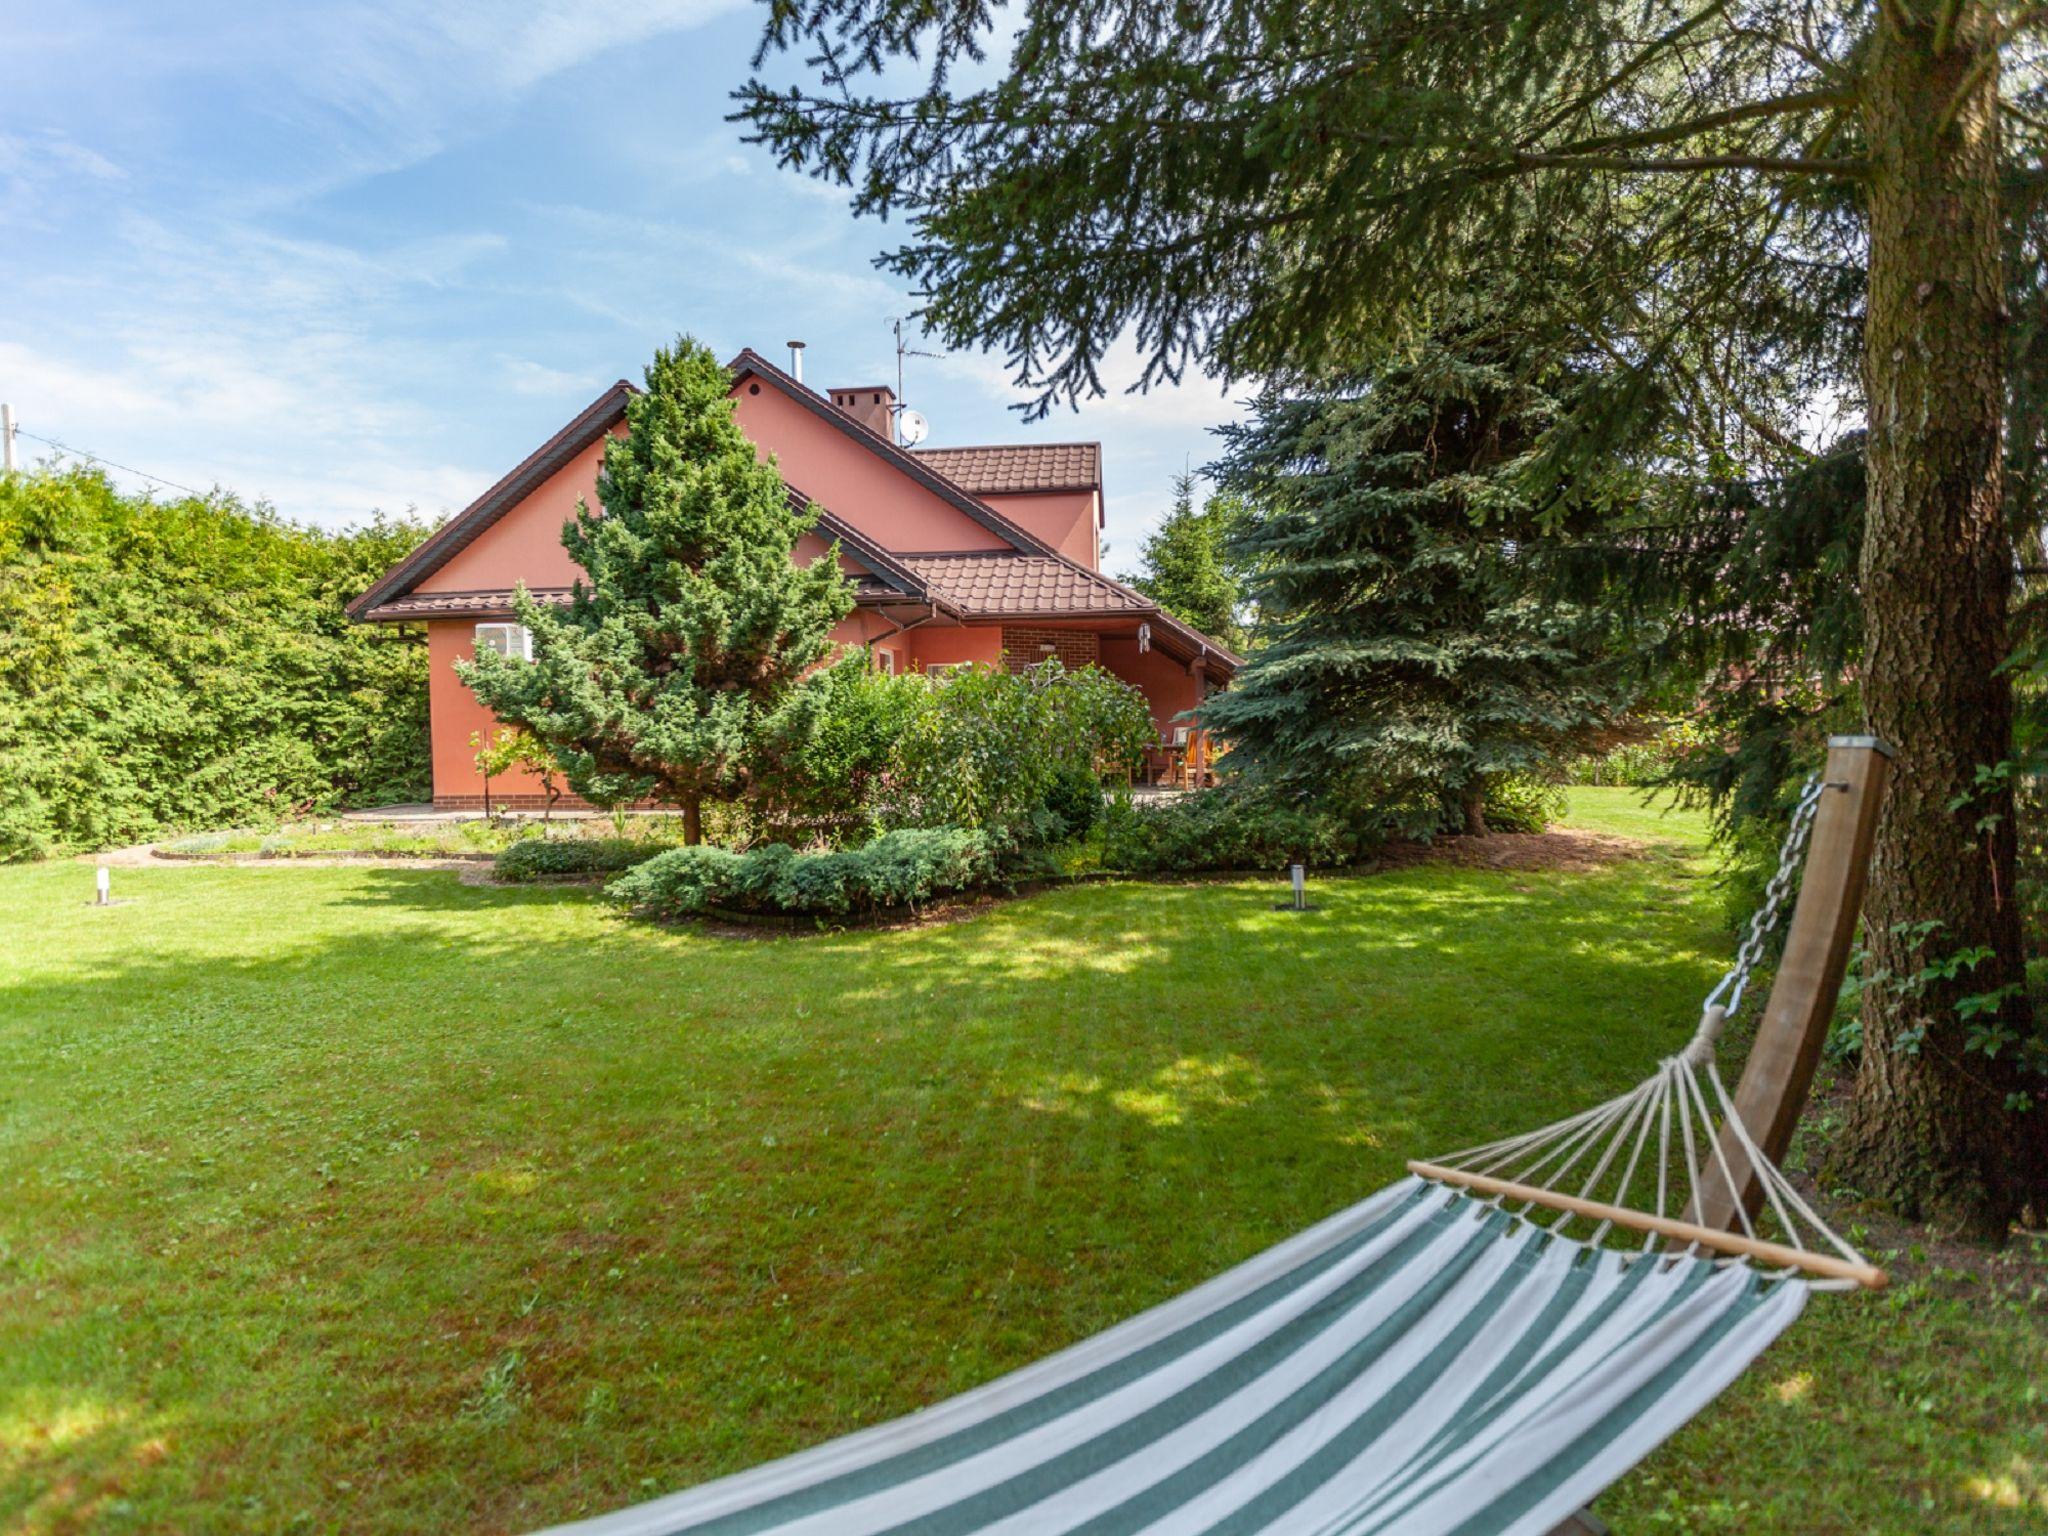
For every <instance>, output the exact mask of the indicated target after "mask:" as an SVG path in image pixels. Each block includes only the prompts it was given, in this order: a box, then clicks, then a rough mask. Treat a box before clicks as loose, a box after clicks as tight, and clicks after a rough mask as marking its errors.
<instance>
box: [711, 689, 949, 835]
mask: <svg viewBox="0 0 2048 1536" xmlns="http://www.w3.org/2000/svg"><path fill="white" fill-rule="evenodd" d="M927 693H928V690H927V688H926V687H925V684H924V680H923V679H922V678H918V677H910V676H904V677H896V676H891V675H889V674H886V673H882V672H877V671H875V669H874V667H873V665H872V664H871V663H870V662H869V660H868V656H867V653H866V652H864V651H853V652H849V653H848V654H847V655H846V656H845V657H843V658H842V659H841V660H839V661H837V662H835V663H834V664H833V665H831V666H829V667H824V668H821V669H820V670H819V671H817V672H814V673H812V674H811V676H809V677H808V678H806V679H804V681H803V682H802V683H801V684H799V685H798V686H797V688H796V689H795V691H794V692H793V693H792V694H791V696H790V699H789V701H788V702H787V703H786V704H785V705H784V706H783V707H782V708H781V709H780V710H778V711H777V712H776V714H775V716H774V718H772V719H771V720H770V721H769V722H768V724H767V727H766V728H765V729H764V730H763V732H762V736H761V741H760V743H759V745H758V747H757V748H756V752H755V765H754V793H753V795H752V797H751V799H750V803H749V809H750V810H751V811H752V813H753V816H754V819H755V821H756V822H757V823H758V824H759V825H760V826H761V827H763V828H764V829H765V830H767V831H768V832H769V833H770V834H771V835H772V836H773V837H776V838H779V839H786V840H794V841H798V842H808V841H811V840H812V839H821V840H823V841H824V842H826V843H828V844H830V845H832V846H834V847H840V846H845V845H847V844H856V845H857V844H859V843H862V842H865V841H866V840H867V839H868V838H870V837H872V836H874V834H875V832H876V831H877V822H876V810H875V802H876V797H877V795H878V794H879V793H880V791H881V789H882V787H883V785H884V783H885V782H886V781H887V777H888V774H889V770H890V767H891V764H892V763H893V762H894V760H895V755H896V749H897V745H898V743H899V742H901V740H902V739H903V733H904V731H905V729H906V728H907V726H908V725H909V722H910V719H911V717H912V716H913V715H914V714H915V713H916V712H917V711H918V710H919V709H920V708H921V707H922V706H923V704H924V701H925V697H926V695H927ZM707 835H708V834H707Z"/></svg>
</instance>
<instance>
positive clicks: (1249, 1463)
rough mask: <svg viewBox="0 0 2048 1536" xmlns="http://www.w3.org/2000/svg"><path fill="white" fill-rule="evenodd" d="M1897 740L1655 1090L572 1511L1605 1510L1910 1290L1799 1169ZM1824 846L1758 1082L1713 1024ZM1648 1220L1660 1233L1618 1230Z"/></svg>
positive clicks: (1496, 1524)
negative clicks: (1736, 1080) (1671, 1441)
mask: <svg viewBox="0 0 2048 1536" xmlns="http://www.w3.org/2000/svg"><path fill="white" fill-rule="evenodd" d="M1886 756H1887V753H1886V750H1885V749H1884V748H1883V747H1882V746H1881V744H1879V743H1877V742H1876V741H1875V740H1874V739H1873V738H1869V737H1853V738H1837V739H1836V741H1835V742H1833V743H1831V745H1830V751H1829V755H1828V763H1827V767H1826V769H1825V771H1824V772H1823V773H1822V774H1821V775H1819V776H1817V777H1816V779H1815V781H1814V782H1813V783H1812V784H1811V785H1809V787H1808V789H1807V791H1806V793H1805V794H1804V795H1803V796H1802V797H1801V799H1800V801H1799V804H1798V808H1797V810H1796V811H1795V813H1794V815H1793V819H1792V825H1791V828H1790V830H1789V831H1788V833H1787V834H1786V838H1785V844H1784V849H1783V852H1782V856H1781V859H1780V865H1779V869H1778V873H1777V875H1776V876H1775V877H1774V879H1773V880H1772V881H1771V884H1770V887H1769V889H1768V891H1767V894H1766V899H1765V901H1764V904H1763V907H1762V909H1761V910H1760V911H1759V912H1758V913H1757V915H1756V917H1755V919H1754V920H1753V921H1752V923H1751V927H1750V932H1749V935H1748V937H1747V938H1746V939H1745V941H1744V942H1743V944H1742V946H1741V948H1740V949H1739V950H1738V952H1737V956H1736V961H1735V964H1734V966H1733V967H1732V968H1731V969H1730V971H1729V972H1728V974H1727V976H1725V977H1724V978H1723V979H1722V981H1721V983H1720V984H1719V985H1718V986H1717V987H1715V989H1714V990H1713V992H1712V993H1710V994H1709V996H1708V998H1707V1001H1706V1004H1705V1006H1704V1008H1703V1010H1702V1017H1701V1021H1700V1024H1699V1027H1698V1029H1697V1030H1696V1031H1695V1033H1694V1035H1693V1038H1692V1040H1691V1042H1690V1043H1689V1044H1688V1045H1687V1046H1686V1047H1685V1048H1684V1049H1683V1050H1681V1051H1680V1052H1678V1053H1677V1054H1676V1055H1673V1056H1671V1057H1669V1058H1667V1059H1666V1060H1664V1061H1663V1062H1661V1063H1659V1064H1658V1067H1657V1070H1656V1071H1655V1072H1654V1073H1653V1074H1652V1075H1651V1076H1650V1077H1649V1078H1648V1079H1646V1080H1645V1081H1644V1082H1643V1083H1641V1084H1639V1085H1638V1086H1636V1087H1635V1088H1632V1089H1630V1090H1629V1091H1628V1092H1626V1093H1623V1094H1621V1095H1619V1096H1617V1097H1615V1098H1613V1099H1610V1100H1609V1101H1607V1102H1606V1103H1604V1104H1600V1105H1597V1106H1595V1107H1594V1108H1592V1109H1588V1110H1586V1111H1584V1112H1582V1113H1580V1114H1577V1115H1574V1116H1571V1117H1570V1118H1568V1119H1566V1120H1563V1121H1560V1122H1558V1123H1557V1124H1555V1125H1551V1126H1546V1127H1543V1128H1542V1129H1539V1130H1536V1131H1532V1132H1528V1133H1525V1134H1522V1135H1518V1136H1510V1137H1507V1138H1504V1139H1502V1140H1499V1141H1495V1142H1490V1143H1487V1144H1486V1145H1483V1146H1479V1147H1473V1148H1470V1149H1468V1150H1466V1151H1465V1152H1462V1153H1458V1154H1453V1155H1451V1156H1449V1157H1446V1158H1443V1159H1440V1160H1438V1161H1435V1162H1414V1163H1410V1164H1409V1169H1410V1173H1409V1177H1407V1178H1406V1179H1404V1180H1402V1181H1401V1182H1399V1183H1397V1184H1395V1185H1393V1186H1392V1187H1390V1188H1388V1189H1384V1190H1382V1191H1380V1192H1379V1193H1378V1194H1376V1195H1373V1196H1371V1197H1369V1198H1368V1199H1366V1200H1364V1201H1363V1202H1361V1203H1360V1204H1358V1205H1355V1206H1353V1207H1352V1208H1350V1209H1349V1210H1345V1211H1340V1212H1339V1213H1337V1214H1336V1215H1334V1216H1332V1217H1330V1218H1328V1219H1327V1220H1325V1221H1323V1222H1321V1223H1320V1224H1318V1225H1316V1226H1314V1227H1311V1228H1310V1229H1309V1230H1307V1231H1306V1232H1303V1233H1301V1234H1299V1235H1298V1236H1296V1237H1293V1238H1290V1239H1288V1240H1287V1241H1285V1242H1283V1243H1281V1244H1280V1245H1279V1246H1277V1247H1275V1248H1272V1249H1269V1250H1267V1251H1266V1252H1264V1253H1261V1254H1259V1255H1258V1256H1257V1257H1255V1258H1252V1259H1250V1260H1247V1261H1246V1262H1245V1263H1243V1264H1240V1265H1238V1266H1237V1267H1236V1268H1235V1269H1232V1270H1230V1271H1229V1272H1228V1273H1226V1274H1223V1275H1221V1276H1218V1277H1217V1278H1216V1279H1213V1280H1211V1281H1209V1282H1208V1283H1207V1284H1205V1285H1202V1286H1198V1287H1197V1288H1196V1289H1194V1290H1193V1291H1190V1292H1188V1293H1187V1294H1185V1295H1183V1296H1180V1297H1178V1298H1176V1299H1174V1300H1172V1301H1168V1302H1166V1303H1165V1304H1163V1305H1161V1306H1158V1307H1155V1308H1153V1309H1152V1310H1151V1311H1149V1312H1146V1313H1143V1314H1141V1315H1140V1316H1138V1317H1135V1318H1132V1319H1131V1320H1130V1321H1128V1322H1125V1323H1123V1324H1121V1325H1119V1326H1117V1327H1115V1328H1112V1329H1110V1330H1109V1331H1108V1332H1106V1333H1102V1334H1098V1335H1096V1336H1095V1337H1093V1338H1090V1339H1087V1340H1084V1341H1083V1342H1081V1343H1079V1344H1076V1345H1074V1346H1073V1347H1072V1348H1070V1349H1067V1350H1065V1351H1063V1352H1061V1353H1059V1354H1056V1355H1054V1356H1052V1357H1051V1358H1049V1359H1047V1360H1043V1361H1041V1362H1039V1363H1038V1364H1036V1365H1031V1366H1027V1367H1025V1368H1024V1369H1022V1370H1019V1371H1016V1372H1013V1373H1012V1374H1010V1375H1008V1376H1004V1377H1002V1378H1000V1379H998V1380H996V1381H993V1382H990V1383H988V1384H987V1385H986V1386H983V1387H979V1388H977V1389H976V1390H974V1391H971V1392H968V1393H965V1394H964V1395H962V1396H959V1397H956V1398H953V1399H951V1400H949V1401H947V1402H943V1403H939V1404H937V1405H935V1406H933V1407H930V1408H927V1409H925V1410H923V1411H922V1412H918V1413H913V1414H911V1415H909V1416H908V1417H906V1418H902V1419H897V1420H895V1421H893V1422H890V1423H886V1424H881V1425H877V1426H875V1427H874V1428H872V1429H867V1430H863V1431H861V1432H860V1433H858V1434H853V1435H848V1436H846V1437H845V1438H843V1439H839V1440H834V1441H831V1442H830V1443H828V1444H825V1445H821V1446H819V1447H817V1448H816V1449H813V1450H809V1451H805V1452H802V1453H800V1454H798V1455H795V1456H791V1457H788V1458H786V1459H785V1460H782V1461H778V1462H774V1463H771V1464H770V1465H767V1466H764V1467H759V1468H756V1469H755V1470H753V1471H750V1472H744V1473H741V1474H739V1475H737V1476H734V1477H728V1478H725V1479H722V1480H720V1481H718V1482H713V1483H709V1484H706V1485H705V1486H703V1487H700V1488H696V1489H692V1490H689V1491H687V1492H683V1493H678V1494H674V1495H671V1496H670V1497H667V1498H663V1499H657V1500H655V1501H653V1502H651V1503H647V1504H642V1505H638V1506H636V1507H634V1508H631V1509H626V1510H622V1511H619V1512H617V1513H615V1514H610V1515H604V1516H601V1517H598V1518H597V1519H594V1520H590V1521H586V1522H583V1523H580V1524H577V1525H574V1526H569V1527H563V1528H562V1530H563V1531H565V1532H567V1531H573V1532H576V1533H578V1536H684V1533H690V1536H743V1533H746V1536H799V1533H802V1536H828V1533H829V1536H880V1533H882V1532H890V1533H896V1536H909V1533H911V1532H917V1533H921V1536H996V1533H1004V1536H1026V1533H1031V1536H1038V1533H1080V1532H1089V1533H1096V1536H1110V1533H1137V1532H1144V1533H1147V1536H1183V1533H1185V1536H1194V1533H1198V1532H1199V1533H1211V1536H1222V1533H1243V1536H1250V1533H1255V1532H1267V1533H1277V1532H1283V1531H1284V1532H1288V1533H1295V1536H1363V1533H1368V1532H1371V1533H1380V1536H1395V1533H1398V1536H1544V1533H1560V1536H1561V1533H1564V1532H1567V1531H1572V1532H1592V1531H1598V1530H1599V1529H1600V1528H1601V1527H1600V1526H1599V1523H1598V1522H1597V1521H1596V1520H1594V1519H1593V1517H1592V1516H1591V1515H1589V1514H1586V1513H1584V1512H1583V1510H1582V1506H1583V1505H1585V1504H1586V1503H1587V1502H1588V1501H1589V1500H1590V1499H1591V1498H1592V1497H1593V1496H1594V1495H1595V1494H1596V1493H1598V1492H1599V1491H1600V1490H1601V1489H1602V1488H1604V1487H1606V1486H1607V1485H1608V1484H1609V1483H1610V1482H1612V1481H1613V1480H1614V1479H1615V1478H1617V1477H1619V1476H1620V1475H1621V1474H1622V1473H1624V1472H1626V1471H1627V1470H1628V1469H1629V1468H1630V1467H1631V1466H1633V1465H1634V1464H1635V1463H1636V1462H1637V1461H1638V1460H1640V1459H1641V1458H1642V1457H1643V1456H1644V1455H1645V1454H1647V1453H1648V1452H1649V1451H1650V1450H1651V1449H1652V1448H1653V1447H1655V1446H1656V1445H1658V1444H1659V1443H1660V1442H1662V1441H1663V1440H1664V1439H1665V1438H1666V1437H1667V1436H1669V1435H1670V1434H1671V1433H1672V1432H1673V1431H1675V1430H1676V1429H1677V1428H1678V1427H1679V1426H1680V1425H1682V1424H1684V1423H1685V1422H1686V1420H1687V1419H1689V1418H1690V1417H1691V1416H1692V1415H1693V1414H1695V1413H1697V1412H1698V1411H1699V1410H1700V1409H1701V1408H1702V1407H1704V1406H1705V1405H1706V1404H1707V1403H1708V1402H1710V1401H1712V1399H1713V1398H1714V1397H1715V1395H1716V1394H1718V1393H1719V1392H1720V1391H1721V1390H1722V1389H1723V1388H1724V1387H1726V1386H1727V1385H1728V1384H1729V1383H1730V1382H1731V1381H1733V1380H1734V1379H1735V1377H1736V1376H1737V1375H1739V1374H1740V1373H1741V1372H1742V1371H1743V1369H1744V1368H1745V1367H1747V1365H1748V1364H1749V1362H1750V1361H1752V1360H1753V1359H1755V1358H1756V1356H1757V1355H1758V1354H1759V1353H1760V1352H1762V1350H1763V1349H1764V1348H1765V1347H1766V1346H1767V1345H1768V1344H1770V1342H1771V1341H1772V1340H1773V1339H1775V1338H1776V1337H1777V1336H1778V1334H1779V1333H1781V1332H1782V1331H1783V1330H1784V1329H1785V1328H1786V1327H1788V1326H1789V1325H1790V1324H1791V1322H1792V1321H1793V1319H1794V1318H1796V1317H1797V1316H1798V1315H1799V1312H1800V1310H1801V1308H1803V1307H1804V1306H1805V1304H1806V1299H1807V1297H1808V1295H1809V1294H1810V1293H1811V1292H1813V1291H1815V1290H1820V1289H1842V1288H1853V1287H1857V1286H1864V1287H1873V1288H1874V1287H1880V1286H1882V1285H1883V1284H1884V1283H1885V1276H1884V1273H1883V1272H1882V1271H1881V1270H1879V1269H1877V1268H1875V1267H1874V1266H1872V1265H1871V1264H1869V1263H1868V1262H1867V1261H1865V1260H1864V1259H1863V1258H1862V1257H1861V1256H1860V1255H1859V1254H1857V1253H1856V1252H1855V1250H1854V1249H1853V1248H1851V1247H1850V1246H1849V1245H1848V1244H1847V1243H1845V1242H1844V1241H1843V1240H1842V1239H1841V1238H1840V1237H1838V1236H1837V1235H1836V1234H1834V1233H1833V1232H1832V1231H1830V1230H1829V1229H1828V1227H1827V1225H1826V1223H1825V1222H1823V1221H1822V1220H1821V1218H1820V1217H1819V1216H1818V1215H1816V1214H1815V1213H1814V1211H1813V1210H1812V1209H1811V1208H1810V1207H1809V1206H1808V1205H1807V1204H1806V1202H1805V1201H1804V1200H1802V1199H1801V1198H1800V1196H1799V1194H1798V1192H1797V1191H1796V1190H1795V1189H1794V1188H1793V1186H1792V1185H1791V1183H1790V1181H1789V1180H1787V1179H1786V1177H1785V1176H1784V1175H1783V1174H1782V1173H1781V1172H1780V1171H1779V1170H1778V1168H1777V1166H1776V1164H1775V1161H1774V1159H1776V1158H1778V1157H1780V1156H1782V1155H1783V1154H1784V1150H1785V1147H1786V1145H1787V1143H1788V1142H1789V1140H1790V1136H1791V1128H1792V1123H1793V1121H1794V1119H1796V1117H1797V1114H1798V1110H1799V1106H1800V1104H1801V1102H1802V1101H1803V1100H1804V1097H1805V1094H1806V1090H1807V1087H1808V1086H1809V1084H1810V1081H1811V1077H1812V1072H1813V1069H1814V1065H1815V1062H1816V1059H1817V1057H1818V1054H1819V1050H1820V1045H1821V1041H1822V1039H1823V1037H1824V1034H1825V1030H1826V1025H1827V1020H1828V1017H1829V1015H1830V1013H1831V1011H1832V1006H1833V1002H1834V998H1835V993H1836V990H1837V988H1838V987H1839V985H1840V983H1841V979H1842V974H1843V969H1844V967H1845V965H1846V963H1847V956H1848V947H1849V942H1850V938H1851V935H1852V933H1853V931H1854V926H1855V920H1856V913H1857V909H1858V908H1859V906H1860V905H1861V900H1862V886H1863V878H1864V872H1865V866H1866V863H1867V861H1868V856H1869V849H1870V842H1871V836H1872V833H1873V830H1874V828H1875V825H1876V813H1877V807H1878V803H1879V801H1880V800H1881V798H1882V795H1883V789H1884V779H1885V774H1886V769H1887V763H1886ZM1809 834H1810V835H1811V837H1812V840H1813V856H1812V858H1811V859H1810V860H1809V861H1808V864H1807V877H1806V880H1805V882H1804V885H1803V888H1802V889H1801V891H1800V894H1799V901H1798V907H1797V910H1796V911H1795V913H1794V916H1793V921H1792V927H1791V931H1790V933H1789V935H1788V937H1787V940H1786V945H1785V952H1784V956H1783V959H1782V961H1781V963H1780V965H1779V968H1778V976H1777V981H1776V984H1775V985H1774V987H1773V989H1772V993H1771V998H1770V1001H1769V1003H1768V1004H1767V1005H1766V1009H1765V1014H1764V1018H1763V1020H1762V1022H1761V1024H1760V1027H1759V1032H1758V1036H1757V1041H1756V1044H1755V1046H1754V1047H1753V1048H1752V1050H1751V1052H1750V1056H1749V1061H1748V1064H1747V1066H1746V1068H1745V1070H1744V1073H1743V1076H1742V1080H1741V1083H1740V1086H1739V1088H1738V1091H1737V1092H1736V1093H1735V1094H1733V1095H1731V1094H1730V1093H1729V1092H1728V1090H1727V1089H1726V1088H1725V1087H1724V1086H1723V1085H1722V1081H1721V1077H1720V1073H1719V1071H1718V1070H1717V1068H1716V1066H1715V1062H1714V1051H1715V1045H1716V1042H1717V1041H1718V1040H1719V1038H1720V1035H1721V1032H1722V1029H1723V1028H1724V1026H1725V1024H1726V1021H1727V1019H1728V1017H1729V1016H1730V1015H1731V1014H1732V1013H1734V1012H1735V1010H1736V1009H1737V1008H1738V1007H1739V1006H1740V1004H1741V1001H1742V996H1743V992H1744V990H1745V988H1746V987H1747V984H1748V981H1749V978H1750V974H1751V972H1752V970H1753V969H1754V967H1755V966H1756V964H1757V962H1758V960H1759V959H1760V958H1761V955H1762V951H1763V945H1764V941H1765V939H1766V937H1767V936H1768V935H1769V933H1770V931H1771V929H1772V928H1773V926H1774V925H1775V922H1776V918H1777V914H1778V911H1779V909H1780V906H1781V904H1782V902H1783V900H1784V898H1785V895H1786V893H1787V890H1788V888H1789V886H1790V884H1791V881H1792V878H1793V875H1794V873H1795V872H1796V869H1797V867H1798V864H1799V860H1800V854H1801V851H1802V849H1803V847H1804V845H1805V843H1806V841H1807V839H1808V837H1809ZM1717 1119H1718V1122H1719V1123H1718V1127H1717V1126H1716V1124H1715V1122H1716V1120H1717ZM1764 1222H1770V1223H1773V1224H1774V1228H1775V1230H1774V1231H1773V1232H1772V1233H1770V1234H1769V1235H1767V1234H1766V1232H1765V1231H1763V1230H1760V1227H1759V1223H1764ZM1623 1233H1627V1234H1631V1243H1630V1246H1628V1247H1621V1246H1617V1245H1615V1244H1611V1243H1609V1242H1607V1241H1606V1240H1607V1239H1609V1238H1611V1237H1612V1238H1618V1237H1620V1236H1621V1234H1623ZM1635 1238H1640V1239H1641V1242H1640V1243H1636V1242H1635V1241H1634V1239H1635Z"/></svg>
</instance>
